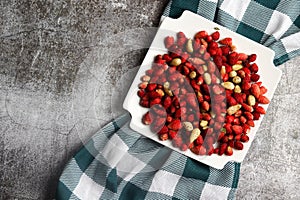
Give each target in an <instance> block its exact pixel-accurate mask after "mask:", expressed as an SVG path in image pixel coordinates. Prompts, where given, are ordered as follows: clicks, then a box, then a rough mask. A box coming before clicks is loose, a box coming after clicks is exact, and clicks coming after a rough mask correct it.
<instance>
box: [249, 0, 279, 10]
mask: <svg viewBox="0 0 300 200" xmlns="http://www.w3.org/2000/svg"><path fill="white" fill-rule="evenodd" d="M255 1H256V2H257V3H259V4H261V5H263V6H266V7H267V8H270V9H272V10H275V9H276V7H277V6H278V4H279V3H280V0H255Z"/></svg>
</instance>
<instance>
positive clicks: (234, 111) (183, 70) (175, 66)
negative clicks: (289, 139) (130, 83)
mask: <svg viewBox="0 0 300 200" xmlns="http://www.w3.org/2000/svg"><path fill="white" fill-rule="evenodd" d="M219 38H220V33H219V32H218V31H216V32H214V33H212V34H211V35H208V33H207V32H206V31H199V32H198V33H197V34H196V35H195V36H194V39H188V38H187V37H186V36H185V34H184V33H183V32H179V33H177V40H176V41H175V39H174V37H171V36H168V37H166V38H165V41H164V42H165V46H166V48H167V49H168V54H164V55H157V56H156V57H155V59H154V63H153V65H152V68H151V69H149V70H147V71H146V74H145V75H144V76H142V77H141V81H142V82H141V83H140V85H139V91H138V96H139V97H140V105H141V106H143V107H146V108H150V110H149V111H148V112H147V113H145V114H144V116H143V119H142V122H143V123H144V124H146V125H150V128H151V131H152V132H154V133H157V134H158V136H159V138H160V139H161V140H167V139H171V140H172V144H173V146H175V147H178V148H180V149H181V150H182V151H186V150H187V149H190V150H191V151H192V152H193V153H195V154H198V155H211V154H213V153H215V154H219V155H223V154H224V153H225V154H226V155H228V156H230V155H232V154H233V148H234V149H237V150H242V149H243V143H244V142H248V141H249V137H248V135H247V134H248V133H249V131H250V127H254V120H258V119H259V118H260V115H261V114H265V110H264V108H263V107H261V106H259V104H268V103H269V100H268V98H267V97H265V96H263V95H264V94H265V93H266V92H267V89H266V88H265V87H264V86H262V83H261V82H258V81H259V78H260V76H259V75H258V74H257V72H258V66H257V64H256V63H254V62H255V60H256V54H252V55H247V54H245V53H238V52H236V47H235V46H234V45H233V44H232V39H231V38H223V39H221V40H219Z"/></svg>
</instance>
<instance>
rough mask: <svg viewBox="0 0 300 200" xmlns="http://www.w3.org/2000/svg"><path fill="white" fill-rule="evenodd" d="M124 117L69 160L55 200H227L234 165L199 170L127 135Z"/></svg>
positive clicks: (233, 185) (167, 151)
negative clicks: (219, 168)
mask: <svg viewBox="0 0 300 200" xmlns="http://www.w3.org/2000/svg"><path fill="white" fill-rule="evenodd" d="M129 121H130V115H129V114H125V115H123V116H121V117H119V118H117V119H116V120H114V121H113V122H111V123H109V124H108V125H106V126H105V127H103V128H102V129H101V130H99V131H98V132H97V133H96V134H95V135H94V136H93V137H92V139H91V140H90V141H89V142H88V143H87V144H85V145H84V147H82V149H81V150H80V151H79V152H78V153H77V154H76V155H75V156H74V157H73V158H72V159H71V161H70V162H69V164H68V165H67V167H66V168H65V170H64V172H63V174H62V175H61V177H60V180H59V184H58V190H57V194H56V199H87V200H93V199H129V200H134V199H170V200H171V199H200V198H201V199H227V198H228V199H233V198H234V193H235V190H236V188H237V182H238V178H239V169H240V164H238V163H228V164H227V165H226V166H225V167H224V168H223V169H222V170H217V169H214V168H211V167H208V166H207V165H204V164H201V163H199V162H197V161H195V160H193V159H190V158H188V157H186V156H184V155H182V154H180V153H178V152H175V151H172V150H171V149H169V148H167V147H163V146H162V145H160V144H158V143H156V142H154V141H152V140H149V139H147V138H145V137H143V136H141V135H140V134H139V133H137V132H135V131H132V130H131V129H130V128H129V126H128V122H129Z"/></svg>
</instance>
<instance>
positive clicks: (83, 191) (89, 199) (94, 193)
mask: <svg viewBox="0 0 300 200" xmlns="http://www.w3.org/2000/svg"><path fill="white" fill-rule="evenodd" d="M103 191H104V187H102V186H101V185H98V184H97V183H96V182H94V181H93V180H92V179H91V178H90V177H88V176H87V175H85V174H82V176H81V177H80V180H79V183H78V185H77V186H76V188H75V190H74V191H73V193H74V194H75V195H76V196H77V197H78V198H79V199H82V200H98V199H100V197H101V195H102V193H103Z"/></svg>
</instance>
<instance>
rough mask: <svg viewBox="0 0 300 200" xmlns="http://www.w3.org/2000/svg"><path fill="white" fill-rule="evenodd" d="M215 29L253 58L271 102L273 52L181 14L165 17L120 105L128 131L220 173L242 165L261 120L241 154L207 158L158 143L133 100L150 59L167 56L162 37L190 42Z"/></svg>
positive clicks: (274, 72)
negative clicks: (128, 118)
mask: <svg viewBox="0 0 300 200" xmlns="http://www.w3.org/2000/svg"><path fill="white" fill-rule="evenodd" d="M215 27H218V28H219V29H220V30H219V32H220V35H221V38H225V37H231V38H232V40H233V44H234V45H236V47H237V51H238V52H243V53H246V54H248V55H250V54H252V53H255V54H257V60H256V63H257V65H258V66H259V72H258V74H259V75H260V77H261V78H260V81H262V82H263V85H264V86H265V87H266V88H267V89H268V92H267V94H266V96H267V97H268V98H269V99H270V100H271V99H272V97H273V94H274V92H275V89H276V87H277V84H278V83H279V81H280V78H281V71H280V70H279V69H278V68H276V67H275V66H274V64H273V58H274V52H273V51H272V50H271V49H269V48H267V47H265V46H263V45H261V44H259V43H256V42H254V41H252V40H250V39H248V38H246V37H244V36H242V35H239V34H237V33H235V32H233V31H230V30H229V29H227V28H225V27H222V26H220V25H218V24H216V23H214V22H212V21H209V20H207V19H205V18H203V17H201V16H199V15H197V14H194V13H192V12H189V11H185V12H184V13H183V14H182V15H181V17H180V18H178V19H171V18H168V17H167V18H165V19H164V21H163V22H162V23H161V25H160V27H159V29H158V31H157V34H156V36H155V38H154V40H153V42H152V44H151V46H150V48H149V51H148V53H147V55H146V57H145V59H144V61H143V63H142V66H141V67H140V69H139V71H138V73H137V75H136V77H135V79H134V81H133V83H132V85H131V87H130V89H129V91H128V93H127V96H126V98H125V101H124V103H123V107H124V109H126V110H128V111H129V112H130V114H131V116H132V120H131V123H130V127H131V128H132V129H133V130H135V131H137V132H139V133H141V134H142V135H144V136H146V137H148V138H150V139H152V140H155V141H157V142H158V143H161V144H163V145H165V146H167V147H169V148H171V149H173V150H175V151H178V152H180V153H182V154H184V155H186V156H188V157H191V158H193V159H195V160H197V161H199V162H202V163H204V164H207V165H209V166H212V167H214V168H217V169H222V168H223V167H224V165H225V164H226V163H227V162H229V161H236V162H242V161H243V159H244V158H245V156H246V154H247V152H248V150H249V147H250V145H251V143H252V141H253V139H254V136H255V134H256V132H257V130H258V128H259V126H260V123H261V121H262V120H263V116H262V117H261V118H260V120H258V121H255V127H251V131H250V133H249V134H248V136H249V138H250V140H249V142H247V143H244V149H243V150H242V151H236V150H234V153H233V155H232V156H226V155H223V156H219V155H216V154H213V155H211V156H199V155H196V154H194V153H192V152H191V151H190V150H187V151H181V150H180V149H178V148H175V147H173V146H172V144H171V141H170V140H167V141H161V140H159V138H158V136H157V134H154V133H152V132H151V130H150V128H149V126H146V125H144V124H143V123H142V120H141V119H142V116H143V115H144V113H146V112H147V111H148V109H147V108H143V107H141V106H140V105H139V97H138V96H137V91H138V84H139V83H140V82H141V81H140V78H141V76H143V75H144V74H145V71H146V70H147V69H150V68H151V65H152V63H153V59H154V57H155V56H156V55H158V54H165V53H167V49H166V48H165V46H164V39H165V37H167V36H174V37H175V38H176V33H177V32H179V31H182V32H184V33H185V35H186V36H187V37H188V38H193V37H194V35H195V34H196V33H197V32H198V31H200V30H206V31H207V32H208V33H209V34H211V33H213V32H214V31H215V29H214V28H215ZM263 107H264V108H265V109H266V110H267V107H268V105H263Z"/></svg>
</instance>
